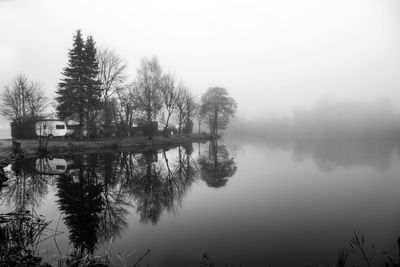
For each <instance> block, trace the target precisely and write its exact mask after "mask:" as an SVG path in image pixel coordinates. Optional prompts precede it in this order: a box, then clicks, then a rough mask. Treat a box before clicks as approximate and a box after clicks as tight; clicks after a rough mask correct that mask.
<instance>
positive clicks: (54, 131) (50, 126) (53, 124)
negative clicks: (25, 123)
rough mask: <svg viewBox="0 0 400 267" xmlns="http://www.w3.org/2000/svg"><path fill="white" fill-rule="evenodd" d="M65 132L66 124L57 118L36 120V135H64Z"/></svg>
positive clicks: (49, 136)
mask: <svg viewBox="0 0 400 267" xmlns="http://www.w3.org/2000/svg"><path fill="white" fill-rule="evenodd" d="M66 134H67V124H66V123H65V122H63V121H59V120H42V121H38V122H36V135H37V136H42V137H48V138H49V139H51V138H53V137H64V136H65V135H66Z"/></svg>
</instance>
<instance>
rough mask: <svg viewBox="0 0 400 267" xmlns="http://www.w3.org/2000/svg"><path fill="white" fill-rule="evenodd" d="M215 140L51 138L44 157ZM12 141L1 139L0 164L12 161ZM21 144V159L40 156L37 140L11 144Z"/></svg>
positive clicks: (207, 137) (195, 136) (203, 137)
mask: <svg viewBox="0 0 400 267" xmlns="http://www.w3.org/2000/svg"><path fill="white" fill-rule="evenodd" d="M214 138H216V137H215V136H213V135H212V134H191V135H189V136H170V137H162V136H154V137H153V139H152V140H150V139H148V137H144V136H134V137H132V136H128V137H106V138H98V139H86V140H69V139H59V138H54V139H51V140H48V145H47V148H46V154H50V155H53V154H77V153H78V154H80V153H95V152H99V151H102V152H112V151H121V150H123V151H132V152H143V151H147V150H154V149H156V150H157V149H162V148H166V147H167V148H173V147H176V146H179V145H182V144H187V143H193V142H202V141H209V140H212V139H214ZM12 141H13V139H0V163H2V162H7V161H11V160H12V157H13V156H15V155H14V151H13V147H12ZM14 141H16V142H19V143H20V144H21V147H20V153H19V154H20V155H22V156H23V157H34V156H38V155H39V154H40V152H39V141H38V139H26V140H22V139H18V140H14Z"/></svg>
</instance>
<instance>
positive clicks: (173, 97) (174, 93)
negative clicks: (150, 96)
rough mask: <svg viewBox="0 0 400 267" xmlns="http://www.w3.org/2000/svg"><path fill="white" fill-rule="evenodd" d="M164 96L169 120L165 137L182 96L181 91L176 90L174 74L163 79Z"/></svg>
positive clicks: (167, 119)
mask: <svg viewBox="0 0 400 267" xmlns="http://www.w3.org/2000/svg"><path fill="white" fill-rule="evenodd" d="M162 94H163V97H164V107H165V110H166V111H167V118H166V120H165V127H164V135H165V134H166V129H167V128H168V123H169V120H170V118H171V115H172V114H173V113H174V111H175V109H176V103H177V101H178V99H179V98H180V95H181V91H180V90H178V89H177V88H176V85H175V78H174V76H173V75H172V74H166V75H164V76H163V77H162Z"/></svg>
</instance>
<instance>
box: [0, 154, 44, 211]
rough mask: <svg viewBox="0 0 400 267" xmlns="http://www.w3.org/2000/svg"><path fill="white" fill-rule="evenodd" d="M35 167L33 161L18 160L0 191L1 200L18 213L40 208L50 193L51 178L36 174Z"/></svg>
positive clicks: (7, 174)
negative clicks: (42, 201)
mask: <svg viewBox="0 0 400 267" xmlns="http://www.w3.org/2000/svg"><path fill="white" fill-rule="evenodd" d="M34 165H35V161H34V160H32V159H25V160H17V161H16V162H14V163H13V164H12V166H11V170H10V171H8V172H6V177H7V181H6V182H5V183H4V184H3V188H2V190H1V191H0V199H1V200H2V201H6V202H7V204H8V205H10V206H13V209H14V210H15V211H17V212H21V211H24V210H29V209H30V208H36V207H38V206H39V205H40V202H41V200H42V198H43V197H44V196H45V195H46V194H47V193H48V192H49V185H50V183H51V176H50V177H49V176H48V175H44V174H39V173H37V172H35V170H34Z"/></svg>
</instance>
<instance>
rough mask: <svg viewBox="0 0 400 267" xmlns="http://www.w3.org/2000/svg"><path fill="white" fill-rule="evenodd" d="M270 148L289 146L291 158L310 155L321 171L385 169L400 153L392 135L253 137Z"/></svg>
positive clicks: (285, 147)
mask: <svg viewBox="0 0 400 267" xmlns="http://www.w3.org/2000/svg"><path fill="white" fill-rule="evenodd" d="M253 142H254V143H257V144H258V145H259V144H265V145H267V146H268V147H269V148H272V149H284V150H291V151H292V156H293V159H294V160H295V161H297V162H303V161H305V160H307V159H309V158H311V159H312V160H313V161H314V162H315V164H316V166H317V167H318V168H319V169H320V170H321V171H323V172H333V171H335V170H336V169H337V168H345V169H350V168H352V167H356V166H369V167H372V168H373V169H375V170H377V171H386V170H388V169H389V168H390V167H391V166H392V164H393V162H394V161H395V160H398V158H399V157H400V139H399V138H398V137H393V136H379V137H363V136H345V137H343V136H338V137H326V138H324V137H318V138H313V137H305V138H299V137H296V138H291V137H276V136H275V137H272V136H271V137H268V138H264V139H258V140H253Z"/></svg>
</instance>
